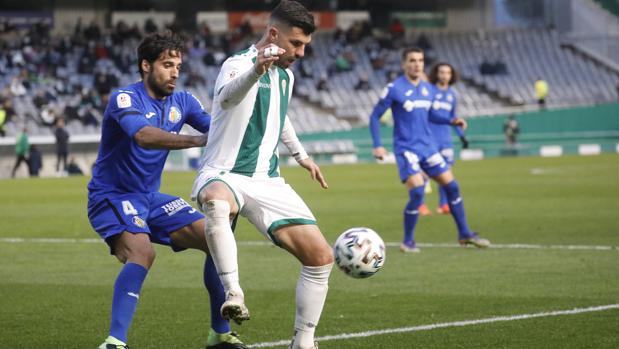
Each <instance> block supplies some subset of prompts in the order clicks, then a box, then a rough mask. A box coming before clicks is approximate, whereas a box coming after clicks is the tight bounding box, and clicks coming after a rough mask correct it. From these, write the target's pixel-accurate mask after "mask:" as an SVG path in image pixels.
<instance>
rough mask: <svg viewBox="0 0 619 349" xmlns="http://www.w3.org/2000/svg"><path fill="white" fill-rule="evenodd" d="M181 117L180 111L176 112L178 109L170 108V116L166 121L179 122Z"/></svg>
mask: <svg viewBox="0 0 619 349" xmlns="http://www.w3.org/2000/svg"><path fill="white" fill-rule="evenodd" d="M181 117H182V115H181V112H180V110H178V108H176V107H172V108H170V114H168V120H170V122H172V123H177V122H179V121H181Z"/></svg>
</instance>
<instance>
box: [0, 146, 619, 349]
mask: <svg viewBox="0 0 619 349" xmlns="http://www.w3.org/2000/svg"><path fill="white" fill-rule="evenodd" d="M322 170H323V172H324V174H325V176H326V178H327V180H328V182H329V185H330V189H328V190H322V189H320V187H319V186H318V184H317V183H315V182H311V181H310V179H309V175H308V174H307V173H306V172H304V171H303V170H302V169H300V168H284V169H283V175H284V176H285V177H286V179H287V180H288V182H289V183H291V184H292V185H293V187H295V189H296V190H297V191H298V192H299V193H300V194H301V196H302V197H303V198H304V199H305V200H306V202H307V203H308V205H309V206H310V207H311V208H312V210H313V212H314V214H315V215H316V217H317V219H318V222H319V225H320V227H321V230H322V231H323V232H324V234H325V235H326V237H327V239H328V240H329V241H330V242H334V241H335V239H336V237H337V236H338V235H339V234H340V233H341V232H342V231H344V230H345V229H347V228H350V227H353V226H368V227H371V228H373V229H375V230H376V231H377V232H379V233H380V234H381V235H382V236H383V238H384V240H385V241H387V242H398V241H399V240H400V238H401V224H402V223H401V221H402V217H401V212H402V209H403V206H404V203H405V201H406V199H407V196H406V192H405V190H404V188H403V186H402V185H401V184H400V183H399V181H398V179H397V171H396V168H395V166H394V165H369V164H368V165H356V166H323V167H322ZM455 173H456V176H457V177H458V180H459V182H460V184H461V188H462V194H463V197H464V200H465V205H466V209H467V213H468V217H469V223H470V225H471V227H473V228H474V229H475V230H477V231H479V233H480V234H481V235H482V236H484V237H487V238H489V239H490V240H491V241H492V242H493V243H494V244H536V245H543V246H549V245H577V246H580V245H587V246H589V245H600V246H613V248H612V249H608V250H590V249H589V250H585V249H583V250H567V249H547V248H545V249H533V248H522V249H507V248H490V249H488V250H476V249H473V248H466V249H465V248H445V247H426V248H422V252H421V253H420V254H418V255H410V254H406V255H405V254H402V253H400V252H398V250H397V249H396V248H394V247H390V248H388V252H387V260H386V264H385V266H384V268H383V270H381V271H380V272H379V273H378V274H376V275H375V276H374V277H372V278H370V279H365V280H354V279H350V278H348V277H346V276H345V275H344V274H343V273H341V272H340V271H338V270H336V269H334V271H333V273H332V276H331V282H330V290H329V296H328V299H327V303H326V306H325V309H324V312H323V316H322V319H321V322H320V325H319V327H318V330H317V335H318V336H327V335H338V334H342V333H356V332H364V331H372V330H382V329H392V328H402V327H410V326H419V325H430V324H439V323H446V322H453V321H462V320H475V319H485V318H490V317H493V316H512V315H517V314H533V313H539V312H546V311H555V310H567V309H573V308H584V307H590V306H598V305H608V304H617V303H619V249H617V246H619V228H618V222H619V220H618V217H619V175H618V174H619V156H618V155H601V156H593V157H562V158H552V159H548V158H546V159H544V158H513V159H505V158H504V159H489V160H483V161H473V162H459V163H457V165H456V168H455ZM193 177H194V174H193V173H168V174H166V175H165V176H164V178H163V187H162V191H163V192H166V193H171V194H176V195H181V196H183V197H185V198H186V199H187V196H188V192H189V189H190V187H191V184H192V182H193ZM87 180H88V178H84V177H82V178H58V179H56V178H54V179H22V180H4V181H0V200H1V202H2V213H0V216H1V218H2V219H1V222H2V223H1V225H0V238H2V240H0V348H28V349H41V348H43V349H48V348H63V349H65V348H95V347H96V346H97V345H99V344H100V343H101V342H102V340H103V339H104V338H105V336H106V335H107V330H108V322H109V312H110V304H111V294H112V285H113V283H114V279H115V277H116V273H117V272H118V269H119V267H120V264H119V263H118V262H116V260H115V259H114V258H113V257H111V256H109V254H108V251H107V247H106V246H105V245H104V244H103V243H84V242H77V243H71V242H66V241H65V242H62V241H60V242H59V241H58V240H51V241H49V242H32V241H30V242H21V243H19V242H10V241H8V239H7V238H14V237H19V238H76V239H84V238H98V236H97V235H96V233H95V232H94V231H92V229H91V227H90V225H89V223H88V220H87V217H86V188H85V187H86V183H87ZM435 189H436V187H435ZM436 201H437V199H436V191H435V192H434V193H432V194H430V195H429V196H428V197H427V202H428V205H429V206H430V207H431V208H432V209H434V208H435V207H436ZM236 234H237V239H238V240H239V241H264V239H263V238H262V236H261V235H260V234H259V233H258V232H257V231H256V230H255V229H254V228H253V227H251V226H250V225H249V224H248V223H247V222H246V221H244V220H243V219H241V220H240V224H239V225H238V227H237V232H236ZM416 237H417V241H418V242H420V243H452V244H453V243H455V242H456V231H455V226H454V224H453V222H452V219H451V217H448V216H438V215H436V214H434V215H433V216H431V217H421V218H420V224H419V226H418V232H417V236H416ZM157 253H158V255H157V260H156V261H155V264H154V266H153V269H152V270H151V272H150V274H149V277H148V278H147V280H146V282H145V284H144V288H143V290H142V294H141V299H140V303H139V305H138V310H137V313H136V316H135V320H134V324H133V327H132V328H131V331H130V333H129V344H130V346H131V347H132V348H183V349H184V348H203V347H204V344H205V342H206V333H207V330H208V322H209V319H208V317H209V315H208V302H207V300H208V299H207V293H206V291H205V290H204V288H203V286H202V280H201V275H202V263H203V256H202V255H201V254H200V253H198V252H195V251H187V252H183V253H177V254H174V253H172V252H171V251H170V250H169V249H167V248H165V247H157ZM239 263H240V272H241V280H242V285H243V287H244V289H245V293H246V297H247V298H246V301H247V304H248V306H249V308H250V310H251V312H252V320H250V321H249V322H247V323H245V324H243V325H242V326H236V327H235V330H237V331H239V332H240V333H241V335H242V338H243V340H244V341H245V342H247V343H261V342H270V341H278V340H283V339H288V338H290V337H291V336H292V324H293V320H294V288H295V283H296V279H297V277H298V272H299V265H298V263H297V262H296V261H295V260H294V259H293V257H291V256H289V255H288V254H287V253H285V252H284V251H283V250H281V249H279V248H276V247H271V246H265V245H251V244H240V246H239ZM618 347H619V310H617V309H611V310H605V311H599V312H590V313H582V314H576V315H564V316H555V317H540V318H534V319H523V320H518V321H510V322H494V323H487V324H478V325H471V326H464V327H447V328H441V329H434V330H427V331H416V332H407V333H396V334H387V335H377V336H371V337H365V338H352V339H345V340H333V341H323V342H321V345H320V348H321V349H324V348H326V349H329V348H338V349H347V348H562V349H563V348H618Z"/></svg>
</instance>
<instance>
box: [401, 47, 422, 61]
mask: <svg viewBox="0 0 619 349" xmlns="http://www.w3.org/2000/svg"><path fill="white" fill-rule="evenodd" d="M412 52H415V53H421V54H423V50H422V49H421V48H419V47H416V46H412V47H407V48H405V49H404V50H403V51H402V62H404V61H405V60H406V57H407V56H408V54H409V53H412Z"/></svg>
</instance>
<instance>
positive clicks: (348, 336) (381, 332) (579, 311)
mask: <svg viewBox="0 0 619 349" xmlns="http://www.w3.org/2000/svg"><path fill="white" fill-rule="evenodd" d="M610 309H619V304H608V305H600V306H596V307H588V308H574V309H571V310H557V311H550V312H541V313H533V314H520V315H510V316H495V317H490V318H485V319H476V320H463V321H455V322H443V323H436V324H430V325H421V326H413V327H399V328H387V329H383V330H374V331H365V332H356V333H342V334H337V335H331V336H323V337H318V338H316V340H317V341H319V342H327V341H334V340H341V339H351V338H363V337H373V336H380V335H384V334H394V333H408V332H419V331H429V330H435V329H438V328H448V327H463V326H473V325H480V324H489V323H494V322H504V321H516V320H526V319H533V318H541V317H550V316H563V315H576V314H583V313H592V312H597V311H604V310H610ZM289 343H290V339H283V340H279V341H274V342H262V343H255V344H252V345H249V347H250V348H271V347H279V346H285V345H288V344H289Z"/></svg>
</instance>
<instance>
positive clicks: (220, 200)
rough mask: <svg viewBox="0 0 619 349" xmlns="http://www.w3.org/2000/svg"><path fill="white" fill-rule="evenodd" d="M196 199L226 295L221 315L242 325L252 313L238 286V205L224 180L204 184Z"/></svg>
mask: <svg viewBox="0 0 619 349" xmlns="http://www.w3.org/2000/svg"><path fill="white" fill-rule="evenodd" d="M196 197H197V202H198V205H199V206H200V208H201V209H202V212H204V215H205V216H206V224H205V236H206V241H207V243H208V246H209V249H210V252H211V256H212V258H213V262H214V263H215V266H216V267H217V272H218V274H219V278H220V279H221V283H222V284H223V287H224V291H225V293H226V301H225V302H224V304H223V305H222V306H221V314H222V316H223V317H224V318H225V319H231V320H234V321H235V322H236V323H238V324H240V323H241V322H243V321H245V320H249V310H248V309H247V307H246V306H245V296H244V294H243V290H242V289H241V285H240V282H239V270H238V260H237V246H236V241H235V239H234V234H233V232H232V227H231V226H230V222H231V220H232V219H234V218H235V217H236V216H237V214H238V212H239V204H237V200H236V197H235V194H234V193H233V192H232V190H231V189H230V187H229V186H228V184H226V183H225V182H223V181H221V180H213V181H210V182H207V183H206V184H204V185H203V186H202V187H201V189H200V190H199V191H198V193H197V196H196Z"/></svg>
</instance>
